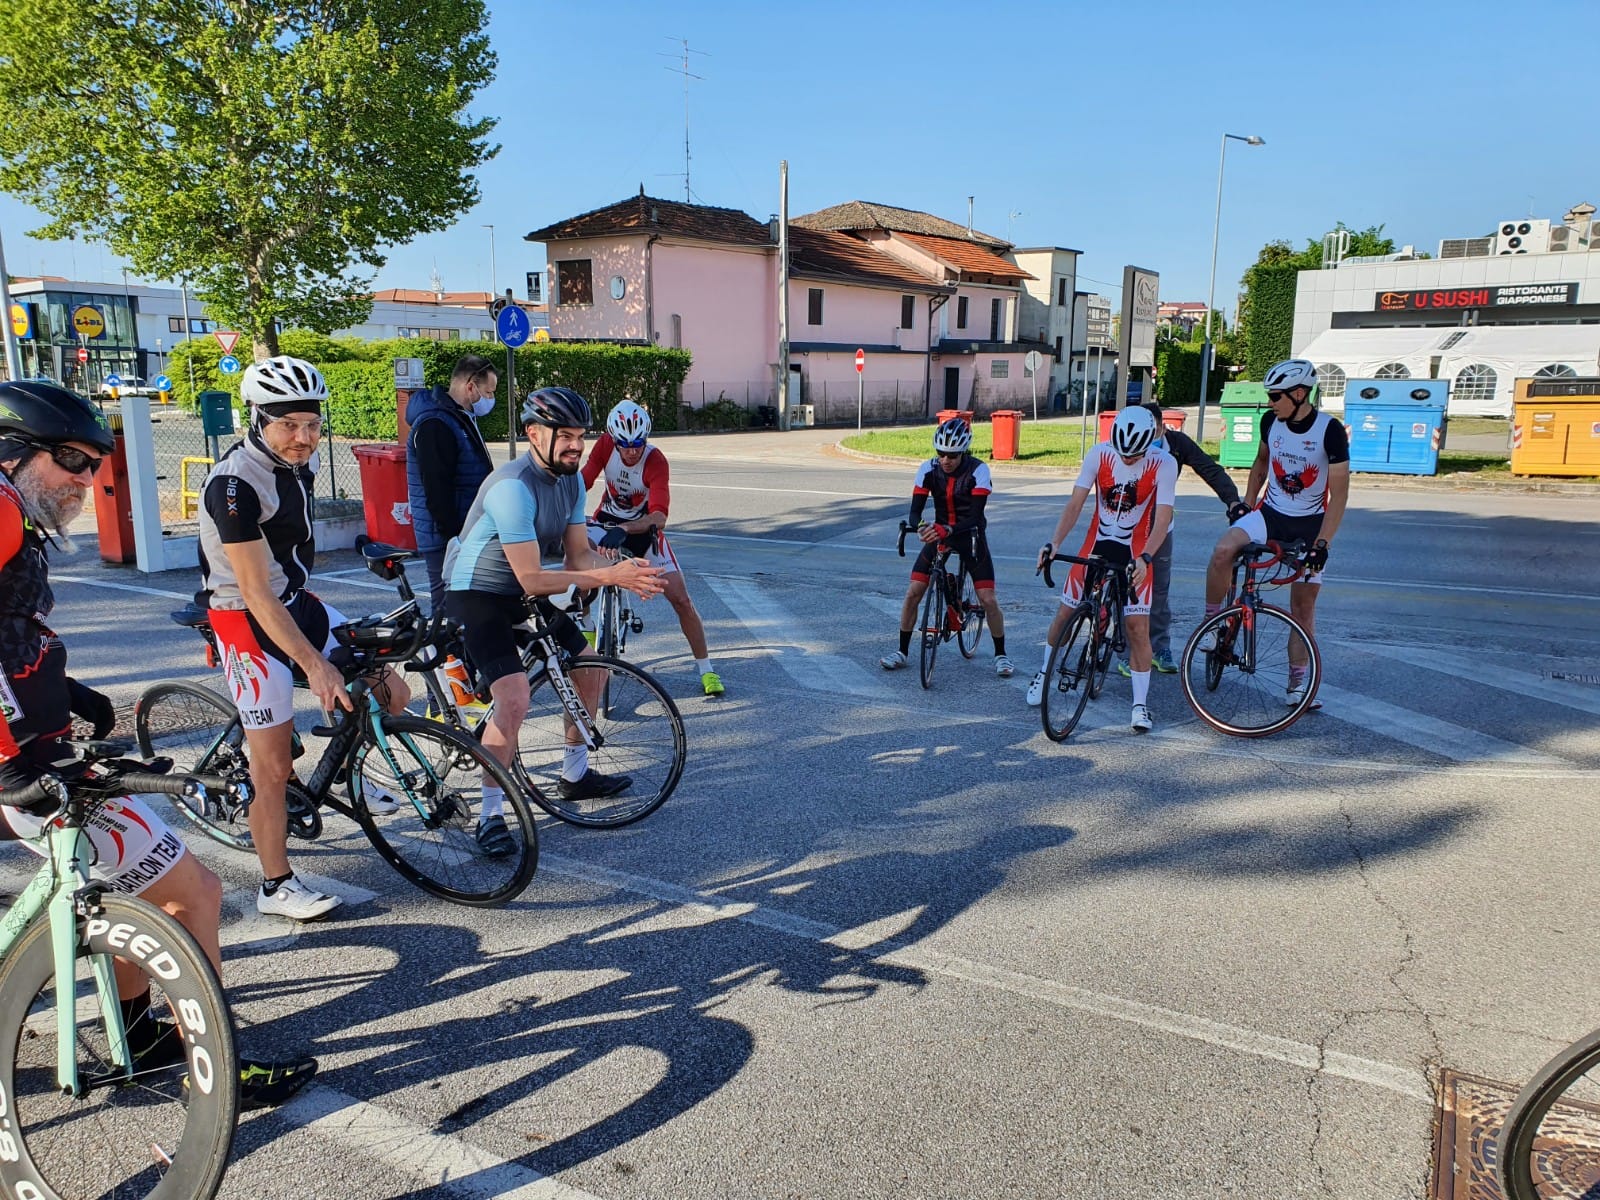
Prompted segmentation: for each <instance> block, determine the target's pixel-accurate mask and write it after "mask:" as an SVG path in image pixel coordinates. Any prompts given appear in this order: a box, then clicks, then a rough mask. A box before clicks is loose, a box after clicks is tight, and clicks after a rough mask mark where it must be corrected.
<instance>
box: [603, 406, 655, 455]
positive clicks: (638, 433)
mask: <svg viewBox="0 0 1600 1200" xmlns="http://www.w3.org/2000/svg"><path fill="white" fill-rule="evenodd" d="M606 432H607V433H609V434H610V435H611V440H612V441H613V442H615V443H616V444H617V445H619V446H626V447H628V448H629V449H633V448H635V447H637V446H642V445H644V444H645V442H646V441H648V440H649V438H650V414H649V413H648V412H646V411H645V410H644V409H643V408H642V407H640V406H639V405H637V404H635V403H634V402H633V401H632V400H624V401H623V402H622V403H620V404H618V405H617V406H616V407H615V408H613V409H612V410H611V415H610V416H608V417H607V418H606Z"/></svg>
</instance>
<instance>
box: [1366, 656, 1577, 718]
mask: <svg viewBox="0 0 1600 1200" xmlns="http://www.w3.org/2000/svg"><path fill="white" fill-rule="evenodd" d="M1338 645H1341V646H1348V647H1349V648H1350V649H1352V650H1360V651H1361V652H1362V653H1363V654H1371V655H1374V656H1376V657H1379V658H1393V659H1398V660H1399V661H1400V662H1404V663H1410V664H1411V665H1412V666H1414V667H1421V668H1422V669H1423V670H1425V671H1438V672H1439V673H1440V674H1441V675H1454V676H1455V677H1456V678H1457V679H1466V680H1470V681H1471V682H1473V683H1477V684H1481V685H1483V686H1484V687H1492V688H1499V689H1500V690H1501V691H1505V692H1511V693H1512V694H1513V695H1517V696H1532V697H1534V698H1536V699H1539V700H1545V701H1548V702H1549V703H1551V704H1560V705H1563V706H1564V707H1566V708H1575V709H1577V710H1578V711H1579V712H1586V713H1590V714H1592V715H1594V716H1597V717H1600V696H1590V695H1588V694H1586V693H1585V692H1583V691H1581V690H1579V689H1577V688H1572V687H1567V686H1565V685H1563V684H1559V683H1553V682H1551V681H1550V680H1549V679H1545V678H1543V677H1542V676H1539V675H1535V674H1534V673H1533V672H1531V671H1517V670H1513V669H1510V668H1507V667H1500V666H1490V665H1489V664H1487V663H1485V662H1484V661H1483V660H1482V659H1470V658H1465V657H1463V656H1461V655H1459V654H1450V653H1447V652H1445V651H1441V650H1433V649H1423V648H1422V647H1420V646H1404V645H1391V644H1387V643H1385V644H1381V645H1380V644H1378V643H1374V642H1346V641H1341V642H1339V643H1338Z"/></svg>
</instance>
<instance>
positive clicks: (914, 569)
mask: <svg viewBox="0 0 1600 1200" xmlns="http://www.w3.org/2000/svg"><path fill="white" fill-rule="evenodd" d="M950 546H951V548H952V549H954V550H955V551H956V553H957V554H959V555H960V556H961V562H962V564H963V565H964V566H965V567H966V568H967V575H968V577H969V578H970V579H971V580H972V586H973V587H975V588H977V589H978V590H979V591H988V592H992V591H994V558H993V556H991V555H990V553H989V539H988V538H987V537H985V536H984V532H983V530H981V529H977V530H974V531H972V532H971V533H963V534H958V535H956V537H955V538H953V539H952V540H951V542H950ZM937 547H938V543H937V542H924V543H923V546H922V550H921V551H920V552H919V553H918V554H917V561H916V562H914V563H913V564H912V565H911V578H913V579H915V580H918V581H919V582H922V583H927V582H928V568H929V567H931V566H933V557H934V555H935V554H936V553H937V552H938V550H937Z"/></svg>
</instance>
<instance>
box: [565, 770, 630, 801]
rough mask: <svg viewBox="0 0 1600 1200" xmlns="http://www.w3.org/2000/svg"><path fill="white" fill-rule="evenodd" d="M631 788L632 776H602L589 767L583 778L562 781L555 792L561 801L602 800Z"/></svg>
mask: <svg viewBox="0 0 1600 1200" xmlns="http://www.w3.org/2000/svg"><path fill="white" fill-rule="evenodd" d="M632 786H633V776H632V775H602V774H600V772H599V771H596V770H595V769H594V768H593V767H590V768H589V769H588V770H587V771H585V772H584V773H583V778H582V779H579V780H578V781H576V782H573V781H571V780H567V779H563V780H562V781H561V782H560V783H558V784H556V791H558V792H559V793H561V798H562V799H563V800H603V799H604V798H605V797H607V796H615V795H616V794H617V793H618V792H625V791H627V790H628V789H629V788H631V787H632Z"/></svg>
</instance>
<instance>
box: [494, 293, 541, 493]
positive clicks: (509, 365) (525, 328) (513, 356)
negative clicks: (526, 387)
mask: <svg viewBox="0 0 1600 1200" xmlns="http://www.w3.org/2000/svg"><path fill="white" fill-rule="evenodd" d="M495 305H496V307H495V310H494V332H495V336H496V337H497V338H499V339H500V344H501V345H503V346H504V347H505V348H506V429H507V431H508V432H509V434H510V438H511V449H510V453H509V455H508V456H507V458H506V461H507V462H510V461H511V460H512V459H514V458H516V457H517V419H516V418H517V413H516V411H515V410H516V407H517V353H516V351H517V347H518V346H520V345H522V344H523V343H524V342H526V341H527V340H528V338H529V337H530V336H531V335H532V334H533V322H531V321H529V320H528V314H527V313H525V312H523V311H522V310H521V309H520V308H518V307H517V305H516V304H515V302H513V301H512V299H511V289H510V288H507V289H506V294H505V296H504V298H501V299H497V300H495Z"/></svg>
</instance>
